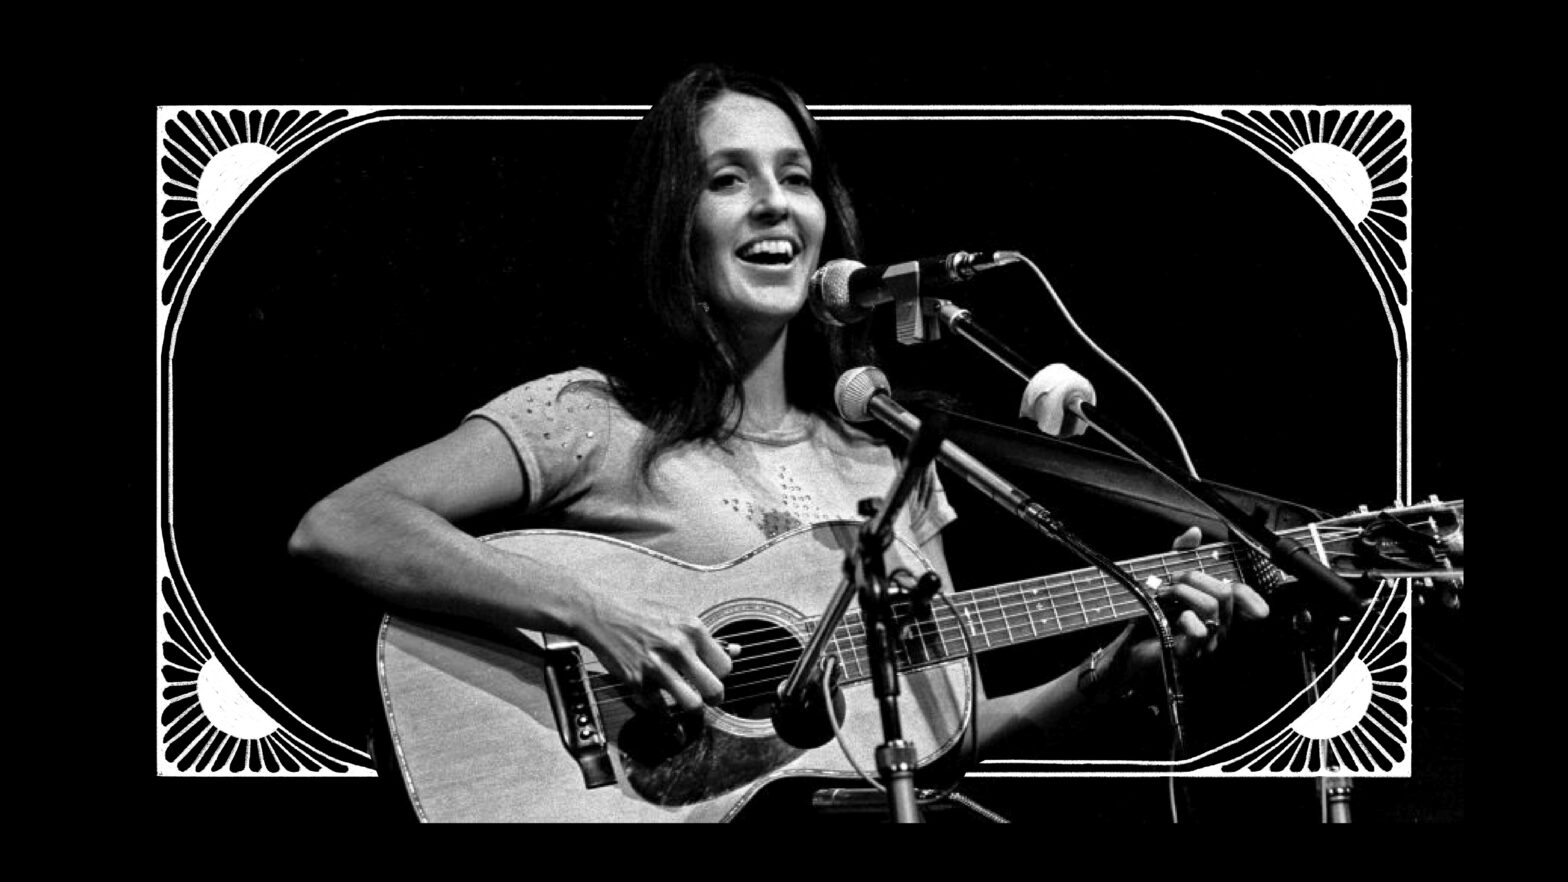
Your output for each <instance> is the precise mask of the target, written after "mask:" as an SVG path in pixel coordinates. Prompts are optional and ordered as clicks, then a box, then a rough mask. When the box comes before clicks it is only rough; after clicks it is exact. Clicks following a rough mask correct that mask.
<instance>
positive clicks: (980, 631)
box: [964, 605, 991, 649]
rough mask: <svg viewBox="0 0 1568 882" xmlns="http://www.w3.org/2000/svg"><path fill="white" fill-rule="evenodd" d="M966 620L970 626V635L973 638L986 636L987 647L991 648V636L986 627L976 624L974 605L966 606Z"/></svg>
mask: <svg viewBox="0 0 1568 882" xmlns="http://www.w3.org/2000/svg"><path fill="white" fill-rule="evenodd" d="M964 620H965V622H966V624H967V625H968V627H969V636H970V638H971V639H973V638H975V637H984V638H985V648H986V649H990V648H991V636H990V635H989V634H987V633H986V632H985V628H984V627H978V628H977V627H976V626H975V611H974V609H973V606H972V605H967V606H965V607H964Z"/></svg>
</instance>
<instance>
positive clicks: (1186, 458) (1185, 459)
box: [1009, 251, 1198, 478]
mask: <svg viewBox="0 0 1568 882" xmlns="http://www.w3.org/2000/svg"><path fill="white" fill-rule="evenodd" d="M1009 254H1017V255H1018V259H1019V260H1020V261H1022V262H1023V263H1025V264H1028V266H1029V268H1030V269H1031V270H1034V274H1035V275H1036V276H1037V277H1039V279H1040V284H1042V285H1044V286H1045V290H1046V293H1048V294H1050V295H1051V300H1052V301H1054V302H1055V303H1056V308H1057V309H1058V310H1060V311H1061V313H1062V318H1065V319H1067V324H1068V326H1069V327H1071V328H1072V329H1073V332H1074V333H1075V334H1077V335H1078V337H1079V339H1081V340H1083V342H1084V343H1086V344H1087V345H1088V346H1089V348H1090V349H1092V350H1094V353H1095V354H1096V355H1098V356H1100V358H1102V359H1104V361H1105V363H1106V364H1109V365H1110V366H1111V367H1113V368H1115V369H1116V371H1117V372H1118V373H1120V374H1121V375H1122V376H1123V377H1126V378H1127V380H1128V382H1130V383H1132V384H1133V386H1134V387H1136V388H1137V389H1138V391H1139V392H1142V393H1143V395H1144V397H1145V398H1147V399H1149V403H1150V404H1152V405H1153V406H1154V412H1155V413H1157V414H1159V415H1160V419H1161V420H1162V421H1163V422H1164V423H1165V427H1166V428H1167V429H1169V430H1170V433H1171V437H1173V438H1175V439H1176V449H1177V450H1179V451H1181V459H1182V464H1183V465H1185V466H1186V467H1187V473H1188V474H1190V475H1192V476H1193V477H1194V478H1196V477H1198V469H1197V467H1196V466H1194V465H1193V464H1192V457H1191V456H1190V455H1188V453H1187V444H1186V442H1184V441H1182V438H1181V432H1180V431H1178V430H1177V429H1176V423H1175V422H1174V421H1173V420H1172V419H1171V417H1170V414H1168V413H1166V412H1165V408H1164V407H1163V406H1161V404H1160V401H1159V399H1158V398H1155V397H1154V393H1153V392H1150V391H1149V390H1148V388H1147V387H1145V386H1144V385H1143V383H1141V382H1139V380H1138V378H1137V377H1135V376H1133V374H1132V372H1131V371H1129V370H1127V369H1126V368H1124V367H1122V366H1121V363H1119V362H1118V361H1117V360H1116V359H1114V358H1112V357H1111V356H1110V354H1109V353H1107V352H1106V351H1105V350H1104V349H1101V348H1100V346H1099V344H1098V343H1095V342H1094V340H1093V339H1092V338H1090V336H1089V335H1088V334H1086V333H1084V330H1083V328H1080V327H1079V326H1078V322H1077V321H1075V320H1074V319H1073V314H1072V312H1070V311H1069V310H1068V309H1067V304H1066V303H1064V302H1062V298H1061V296H1060V295H1059V294H1057V293H1056V289H1055V288H1054V287H1052V286H1051V281H1050V280H1049V279H1047V278H1046V277H1045V273H1044V272H1041V270H1040V268H1039V267H1038V266H1036V265H1035V262H1034V261H1032V260H1030V259H1029V258H1028V257H1027V256H1025V255H1024V254H1022V253H1019V252H1016V251H1013V252H1009ZM1106 437H1110V436H1106ZM1111 440H1112V441H1113V442H1114V441H1116V439H1115V438H1111ZM1117 446H1118V447H1120V446H1121V444H1120V442H1117ZM1123 449H1125V448H1123ZM1128 452H1129V453H1132V451H1128ZM1134 458H1139V457H1137V455H1136V454H1134ZM1139 459H1140V460H1141V458H1139Z"/></svg>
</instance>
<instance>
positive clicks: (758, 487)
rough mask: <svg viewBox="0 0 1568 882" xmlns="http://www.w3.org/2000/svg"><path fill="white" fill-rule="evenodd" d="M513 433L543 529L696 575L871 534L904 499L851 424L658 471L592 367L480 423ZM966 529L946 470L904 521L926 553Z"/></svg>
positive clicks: (810, 426) (737, 442)
mask: <svg viewBox="0 0 1568 882" xmlns="http://www.w3.org/2000/svg"><path fill="white" fill-rule="evenodd" d="M467 419H485V420H489V421H490V422H492V423H494V424H495V425H496V426H497V427H499V428H500V429H501V431H502V432H504V433H505V434H506V437H507V438H508V439H509V440H510V441H511V442H512V447H513V448H514V449H515V450H516V452H517V459H518V462H519V463H520V464H521V465H522V468H523V471H524V473H525V475H526V476H527V479H528V498H527V499H525V500H524V502H523V509H524V511H525V512H527V513H529V514H531V515H535V516H536V517H535V518H534V519H533V523H532V524H531V525H532V526H537V527H554V528H559V529H570V530H583V531H587V532H593V533H600V534H603V535H608V536H614V537H616V538H619V539H624V540H626V541H628V542H634V543H636V544H638V545H642V546H644V547H646V548H651V549H653V550H655V551H659V552H662V553H664V554H667V555H670V556H672V557H675V558H678V559H680V560H684V561H687V562H688V563H694V564H717V563H723V562H725V561H728V560H733V559H734V558H736V557H739V556H741V555H743V554H745V553H746V552H748V551H751V550H752V549H754V548H756V547H757V546H759V545H761V544H763V543H764V542H766V541H767V540H769V539H771V538H773V537H775V536H778V535H779V534H781V533H784V532H787V531H789V530H791V529H794V528H796V527H799V526H803V525H806V524H813V523H819V522H821V521H826V520H852V521H857V522H858V521H860V520H862V518H861V517H860V515H859V514H858V513H857V505H858V503H859V501H860V500H861V499H863V498H866V497H878V498H881V497H883V496H885V495H886V494H887V492H888V491H889V490H890V489H891V488H892V485H893V480H894V478H895V477H896V475H897V473H898V464H897V462H896V461H895V460H894V457H893V455H892V453H891V451H889V449H888V447H887V445H886V444H884V443H883V442H881V441H880V440H877V439H876V438H873V437H872V436H870V435H868V434H866V433H865V432H862V431H860V430H859V429H856V428H854V427H853V426H850V425H848V424H846V423H844V422H843V421H841V420H838V419H825V418H821V417H817V416H810V417H809V418H807V419H806V420H804V421H803V422H801V423H799V424H798V425H794V426H791V427H787V428H785V429H782V430H780V431H776V432H771V433H767V434H756V433H747V432H738V433H736V434H735V435H734V436H733V437H732V438H730V439H729V440H728V441H726V442H724V443H723V444H717V443H714V442H694V443H688V444H682V445H679V446H677V447H675V448H673V449H671V450H669V451H667V452H665V453H663V454H661V455H660V456H659V458H658V459H656V460H654V463H653V468H652V470H651V471H650V473H649V480H648V482H647V483H646V484H645V483H644V482H643V481H642V479H641V478H642V476H641V462H642V460H641V446H640V442H641V441H642V440H643V439H644V438H645V437H646V436H647V435H648V429H647V428H646V427H645V426H643V424H642V423H640V422H638V421H637V420H635V419H633V418H632V417H631V416H630V415H629V414H627V413H626V411H625V410H624V409H622V408H621V406H620V405H619V404H618V403H616V401H615V397H614V396H613V395H612V394H610V391H609V387H608V385H607V383H606V382H605V378H604V375H603V374H600V373H598V372H596V371H592V370H588V369H582V368H579V369H577V370H572V371H567V372H565V373H560V374H553V375H550V376H547V377H541V378H540V379H537V380H534V381H531V382H529V383H525V384H524V385H522V386H518V387H517V388H515V389H513V390H511V391H510V392H507V393H505V394H503V395H501V396H500V397H498V398H496V399H495V400H494V401H491V402H490V403H489V404H486V405H485V406H484V407H481V408H479V409H478V410H475V411H474V412H473V413H471V414H469V415H468V417H467ZM954 517H956V515H955V513H954V512H953V509H952V508H951V507H950V506H949V505H948V502H947V494H946V492H945V491H944V490H943V488H942V484H941V482H940V481H939V480H938V479H937V477H936V471H935V470H934V469H932V470H930V471H928V472H927V474H926V476H925V478H924V479H923V480H922V481H921V483H920V485H919V486H918V487H917V489H916V491H915V492H914V493H913V494H911V496H910V499H909V502H908V503H907V504H906V505H905V507H904V509H903V511H901V512H900V514H899V516H898V518H897V519H896V521H895V522H894V530H895V531H896V532H897V533H898V534H899V535H901V536H903V537H904V538H905V539H908V540H909V541H911V542H913V543H914V544H915V545H916V546H924V545H925V544H926V542H928V541H930V540H931V539H932V537H934V536H936V535H937V533H938V532H939V531H940V530H941V529H942V528H943V527H944V526H946V525H947V524H948V523H949V522H951V521H952V520H953V518H954Z"/></svg>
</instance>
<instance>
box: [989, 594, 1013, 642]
mask: <svg viewBox="0 0 1568 882" xmlns="http://www.w3.org/2000/svg"><path fill="white" fill-rule="evenodd" d="M991 602H992V603H994V604H996V611H997V612H999V613H1001V614H1002V630H1003V631H1005V632H1006V633H1007V643H1008V644H1011V643H1012V642H1013V626H1012V625H1010V624H1008V622H1007V607H1005V606H1003V605H1002V592H1000V591H998V590H997V589H996V587H995V586H992V587H991Z"/></svg>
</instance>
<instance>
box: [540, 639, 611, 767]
mask: <svg viewBox="0 0 1568 882" xmlns="http://www.w3.org/2000/svg"><path fill="white" fill-rule="evenodd" d="M544 673H545V683H546V685H547V688H548V691H549V693H550V707H551V709H553V710H554V711H555V728H556V730H557V731H558V732H560V735H561V744H562V745H564V746H565V747H566V752H567V753H568V754H570V755H571V757H572V759H574V760H576V761H577V765H578V767H579V768H580V769H581V770H582V773H583V785H584V786H585V787H587V788H588V789H590V790H592V789H593V788H595V787H604V786H606V785H609V784H614V783H615V768H614V767H613V766H612V765H611V763H610V752H609V744H610V742H609V739H608V738H606V737H605V734H604V722H603V720H601V719H600V717H599V704H598V702H596V701H594V698H593V689H592V688H590V687H589V685H588V672H587V669H586V668H585V667H584V666H583V658H582V652H581V650H579V649H578V647H577V645H576V644H573V643H558V644H555V645H549V644H547V649H546V652H545V660H544Z"/></svg>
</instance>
